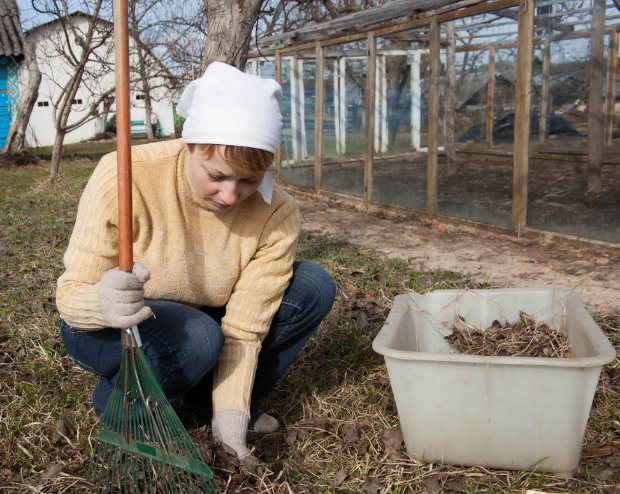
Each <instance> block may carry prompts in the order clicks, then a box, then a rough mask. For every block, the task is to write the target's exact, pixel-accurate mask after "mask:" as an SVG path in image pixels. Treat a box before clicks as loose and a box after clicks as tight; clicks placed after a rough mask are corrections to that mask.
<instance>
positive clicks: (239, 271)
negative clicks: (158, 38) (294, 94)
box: [56, 139, 300, 414]
mask: <svg viewBox="0 0 620 494" xmlns="http://www.w3.org/2000/svg"><path fill="white" fill-rule="evenodd" d="M186 160H187V156H186V151H185V146H184V143H183V141H182V140H181V139H179V140H176V141H165V142H160V143H156V144H148V145H144V146H138V147H135V148H133V149H132V164H133V248H134V260H135V261H139V262H142V263H143V264H144V265H145V266H146V267H147V268H148V269H149V271H150V272H151V279H150V280H149V281H148V282H147V283H146V284H145V287H144V289H145V297H146V298H147V299H160V300H173V301H176V302H181V303H184V304H187V305H191V306H193V307H201V306H210V307H220V306H223V305H226V306H227V308H226V316H225V317H224V318H223V320H222V331H223V332H224V335H225V344H224V350H223V353H222V355H221V357H220V359H219V361H218V364H217V366H216V369H215V378H214V385H213V407H214V413H218V412H221V411H224V410H233V409H234V410H241V411H243V412H245V413H247V414H249V409H250V395H251V390H252V385H253V382H254V375H255V371H256V364H257V359H258V353H259V351H260V347H261V342H262V340H263V339H264V337H265V336H266V335H267V332H268V331H269V326H270V324H271V320H272V318H273V316H274V314H275V312H276V311H277V309H278V307H279V306H280V303H281V301H282V297H283V295H284V291H285V289H286V287H287V286H288V283H289V281H290V278H291V275H292V272H293V267H292V265H293V260H294V256H295V250H296V244H297V239H298V236H299V231H300V215H299V210H298V208H297V206H296V204H295V202H294V200H293V198H292V197H291V196H289V195H288V194H286V193H285V192H284V191H283V190H282V189H281V188H280V187H278V186H277V185H276V186H274V192H273V198H272V201H271V204H267V203H265V201H264V200H263V198H262V196H261V195H260V193H258V192H255V193H254V194H253V195H251V196H250V197H248V198H247V199H245V200H244V201H242V202H241V203H239V204H237V205H235V206H233V207H232V208H231V209H229V210H227V211H223V212H217V213H214V212H211V211H210V210H208V209H207V208H206V207H205V205H204V204H203V203H202V201H201V200H200V199H199V198H198V196H196V194H195V193H194V191H193V189H192V188H191V186H190V184H189V182H188V181H187V177H186V174H185V166H186ZM117 224H118V203H117V185H116V153H112V154H109V155H107V156H105V157H103V158H102V160H101V162H100V163H99V165H98V166H97V168H96V169H95V171H94V172H93V175H92V177H91V178H90V180H89V182H88V184H87V186H86V189H85V190H84V193H83V195H82V198H81V200H80V205H79V209H78V214H77V219H76V223H75V227H74V230H73V234H72V235H71V240H70V242H69V247H68V249H67V252H66V253H65V256H64V264H65V269H66V271H65V272H64V273H63V275H62V276H61V277H60V278H59V279H58V290H57V294H56V303H57V306H58V310H59V312H60V315H61V317H62V318H63V319H64V320H65V321H66V322H67V323H68V324H70V325H71V326H73V327H76V328H82V329H93V330H94V329H98V328H103V327H105V326H106V323H105V321H104V320H103V319H102V316H101V312H100V310H99V302H98V298H97V291H98V283H99V279H100V278H101V275H102V274H103V273H105V272H106V271H107V270H109V269H112V268H114V267H116V266H118V231H117ZM170 330H171V331H174V328H170ZM119 338H120V334H119Z"/></svg>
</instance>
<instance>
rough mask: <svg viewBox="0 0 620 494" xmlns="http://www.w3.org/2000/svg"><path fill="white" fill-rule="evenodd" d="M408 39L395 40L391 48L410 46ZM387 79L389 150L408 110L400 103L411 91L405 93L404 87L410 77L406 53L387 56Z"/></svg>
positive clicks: (392, 148)
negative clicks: (403, 108)
mask: <svg viewBox="0 0 620 494" xmlns="http://www.w3.org/2000/svg"><path fill="white" fill-rule="evenodd" d="M409 45H410V43H409V42H408V41H393V42H392V43H391V44H390V48H391V49H395V50H398V49H399V48H403V49H405V48H408V47H409ZM385 66H386V73H387V76H386V79H387V100H388V101H387V106H388V111H387V113H388V115H389V117H388V115H386V118H387V120H388V151H393V150H394V146H395V144H396V137H397V135H398V129H400V126H401V123H402V120H403V117H404V115H405V112H406V110H401V109H400V108H399V107H400V104H401V100H402V99H403V96H404V97H407V98H408V97H409V96H410V93H405V91H404V89H405V86H406V85H407V80H409V79H410V70H411V69H410V66H409V65H407V57H406V56H404V55H398V56H391V57H385Z"/></svg>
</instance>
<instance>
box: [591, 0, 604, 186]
mask: <svg viewBox="0 0 620 494" xmlns="http://www.w3.org/2000/svg"><path fill="white" fill-rule="evenodd" d="M605 1H606V0H594V3H593V5H592V37H591V38H590V39H591V41H590V46H591V50H592V52H591V54H590V97H589V102H588V192H591V193H593V194H600V193H601V192H602V191H603V180H602V176H601V175H602V172H603V145H604V142H605V135H604V128H603V117H604V115H603V54H604V41H605Z"/></svg>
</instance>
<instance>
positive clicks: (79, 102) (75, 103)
mask: <svg viewBox="0 0 620 494" xmlns="http://www.w3.org/2000/svg"><path fill="white" fill-rule="evenodd" d="M73 104H74V105H81V104H82V99H81V98H80V99H74V100H73Z"/></svg>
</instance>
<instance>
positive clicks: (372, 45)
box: [364, 32, 377, 207]
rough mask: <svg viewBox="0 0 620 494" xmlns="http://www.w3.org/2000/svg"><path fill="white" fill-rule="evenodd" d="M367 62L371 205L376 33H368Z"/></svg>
mask: <svg viewBox="0 0 620 494" xmlns="http://www.w3.org/2000/svg"><path fill="white" fill-rule="evenodd" d="M366 43H367V45H368V46H367V53H368V57H367V62H366V68H367V71H366V140H365V143H364V144H365V146H364V147H365V152H364V203H365V204H366V207H368V206H370V201H371V198H372V163H373V159H374V148H375V146H374V143H375V136H374V133H375V124H374V117H375V79H376V73H377V40H376V39H375V35H374V33H372V32H370V33H368V38H367V42H366Z"/></svg>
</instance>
